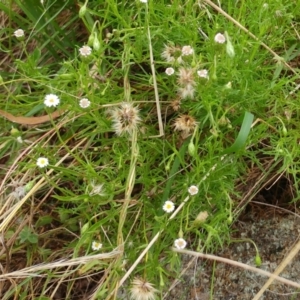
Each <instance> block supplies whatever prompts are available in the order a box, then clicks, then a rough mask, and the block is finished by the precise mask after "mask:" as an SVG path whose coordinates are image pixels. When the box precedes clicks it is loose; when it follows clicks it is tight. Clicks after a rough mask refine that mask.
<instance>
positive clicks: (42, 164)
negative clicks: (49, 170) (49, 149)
mask: <svg viewBox="0 0 300 300" xmlns="http://www.w3.org/2000/svg"><path fill="white" fill-rule="evenodd" d="M36 165H37V166H38V167H40V168H44V167H47V166H48V165H49V160H48V158H46V157H39V158H38V159H37V161H36Z"/></svg>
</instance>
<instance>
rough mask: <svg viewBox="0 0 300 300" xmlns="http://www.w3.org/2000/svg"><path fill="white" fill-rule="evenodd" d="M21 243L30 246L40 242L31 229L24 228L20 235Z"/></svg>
mask: <svg viewBox="0 0 300 300" xmlns="http://www.w3.org/2000/svg"><path fill="white" fill-rule="evenodd" d="M19 239H20V243H25V242H28V243H30V244H36V243H37V242H38V236H37V235H36V234H35V233H33V232H32V230H31V229H30V228H29V227H24V228H23V229H22V231H21V232H20V234H19Z"/></svg>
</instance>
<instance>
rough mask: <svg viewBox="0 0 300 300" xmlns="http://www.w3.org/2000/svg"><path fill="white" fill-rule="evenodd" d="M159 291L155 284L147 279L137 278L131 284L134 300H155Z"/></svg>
mask: <svg viewBox="0 0 300 300" xmlns="http://www.w3.org/2000/svg"><path fill="white" fill-rule="evenodd" d="M157 292H158V291H157V290H156V289H155V288H154V287H153V284H152V283H150V282H148V281H146V280H145V279H142V278H139V277H135V278H134V279H133V281H132V283H131V288H130V293H131V297H130V299H132V300H154V299H155V294H156V293H157Z"/></svg>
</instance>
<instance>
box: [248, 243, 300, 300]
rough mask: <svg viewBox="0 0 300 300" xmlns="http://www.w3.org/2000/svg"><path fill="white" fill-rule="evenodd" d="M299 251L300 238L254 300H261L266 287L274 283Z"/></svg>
mask: <svg viewBox="0 0 300 300" xmlns="http://www.w3.org/2000/svg"><path fill="white" fill-rule="evenodd" d="M299 251H300V240H299V241H298V242H297V244H296V245H295V246H294V247H293V249H292V250H291V251H290V253H289V254H288V256H287V257H286V258H285V259H284V260H283V261H282V262H281V264H280V265H279V266H278V268H277V269H276V270H275V272H273V274H272V277H270V278H269V279H268V281H267V282H266V283H265V284H264V286H263V287H262V288H261V290H260V291H259V292H258V293H257V294H256V295H255V297H254V298H253V300H259V298H260V297H261V296H262V295H263V293H264V292H265V291H266V289H267V288H268V287H269V286H270V285H271V284H272V282H273V281H274V280H275V279H277V278H276V277H278V275H279V274H280V273H281V272H282V271H283V270H284V268H285V267H286V266H287V265H288V264H289V263H290V262H291V261H292V260H293V258H294V257H295V256H296V255H297V254H298V252H299ZM275 276H276V277H275Z"/></svg>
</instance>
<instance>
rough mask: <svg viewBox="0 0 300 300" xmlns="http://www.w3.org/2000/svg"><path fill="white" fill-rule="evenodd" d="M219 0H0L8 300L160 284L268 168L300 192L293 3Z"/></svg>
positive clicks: (210, 245) (239, 206)
mask: <svg viewBox="0 0 300 300" xmlns="http://www.w3.org/2000/svg"><path fill="white" fill-rule="evenodd" d="M215 6H217V7H221V8H222V10H223V11H225V12H226V13H227V14H228V15H229V16H231V19H230V18H228V16H227V15H226V14H224V13H223V11H221V10H218V9H216V7H215ZM215 6H214V5H213V3H212V2H210V1H204V0H203V1H202V0H185V1H181V0H174V1H138V0H136V1H117V0H107V1H99V0H95V1H93V0H91V1H86V2H85V3H84V2H78V1H71V0H70V1H47V0H45V1H37V0H28V1H18V0H16V1H5V0H2V1H1V2H0V10H1V23H2V24H1V25H2V26H1V53H0V58H1V69H0V71H1V74H0V75H1V83H0V86H1V96H0V97H1V101H0V114H1V117H0V124H1V129H2V130H1V133H0V158H1V170H0V172H1V174H0V176H1V198H0V209H1V213H0V218H1V220H0V222H1V223H0V232H1V244H2V247H1V250H0V262H1V270H2V271H1V273H2V275H0V291H1V292H0V293H1V299H43V300H45V299H127V298H128V299H129V298H132V299H140V300H144V299H145V300H150V299H163V297H166V298H167V295H168V290H169V287H170V282H172V280H174V279H176V278H177V277H178V276H179V274H180V267H181V256H180V253H177V252H176V250H178V249H179V250H182V249H184V248H188V249H190V250H194V251H198V252H201V253H214V251H216V250H217V249H219V248H221V247H226V244H227V243H230V233H231V226H232V224H233V223H234V222H235V221H236V220H237V218H238V217H239V214H240V213H241V212H242V211H243V208H244V207H245V205H246V204H247V203H248V202H249V201H250V200H251V197H252V196H253V195H255V193H256V192H257V191H258V190H259V188H260V187H262V186H263V185H264V184H265V183H266V182H268V183H270V184H271V183H272V182H275V180H279V179H280V178H285V179H286V181H287V182H288V186H289V192H288V193H287V194H286V195H287V196H286V197H287V199H286V202H287V203H293V204H294V205H295V206H298V198H299V176H298V164H299V158H298V157H299V137H300V133H299V132H300V130H299V113H300V110H299V109H300V103H299V96H298V87H299V86H298V84H299V71H298V63H299V60H298V57H299V38H300V36H299V11H300V3H299V2H298V1H286V0H275V1H265V2H264V3H262V2H261V1H216V3H215ZM243 26H244V27H243ZM247 31H249V32H247ZM270 179H272V180H273V181H271V182H270ZM253 259H254V258H253ZM256 262H257V264H259V254H258V255H257V257H256ZM211 299H213V289H212V291H211Z"/></svg>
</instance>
